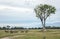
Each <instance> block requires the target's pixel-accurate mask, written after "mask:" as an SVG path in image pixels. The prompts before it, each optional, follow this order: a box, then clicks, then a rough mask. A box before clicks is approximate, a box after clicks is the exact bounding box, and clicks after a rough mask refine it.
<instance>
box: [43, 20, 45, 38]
mask: <svg viewBox="0 0 60 39" xmlns="http://www.w3.org/2000/svg"><path fill="white" fill-rule="evenodd" d="M45 31H46V29H45V19H44V20H43V39H46V35H45Z"/></svg>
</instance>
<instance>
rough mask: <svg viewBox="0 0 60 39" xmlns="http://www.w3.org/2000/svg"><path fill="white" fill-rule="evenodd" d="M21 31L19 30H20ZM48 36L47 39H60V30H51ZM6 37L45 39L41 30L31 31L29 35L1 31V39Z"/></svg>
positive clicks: (14, 38) (48, 31) (47, 33)
mask: <svg viewBox="0 0 60 39" xmlns="http://www.w3.org/2000/svg"><path fill="white" fill-rule="evenodd" d="M18 31H19V30H18ZM2 32H3V33H2ZM45 34H46V39H60V29H49V30H47V32H45ZM4 36H17V37H13V39H43V32H40V30H29V32H28V33H21V32H20V31H19V32H18V33H13V34H11V33H5V32H4V30H0V37H4Z"/></svg>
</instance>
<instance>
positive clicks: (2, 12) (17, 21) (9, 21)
mask: <svg viewBox="0 0 60 39" xmlns="http://www.w3.org/2000/svg"><path fill="white" fill-rule="evenodd" d="M39 4H49V5H52V6H54V7H56V12H55V14H52V15H51V16H50V17H48V18H47V20H46V26H60V0H0V26H7V25H10V26H12V27H15V26H18V27H42V24H41V21H40V19H39V18H37V17H36V14H35V12H34V8H35V7H36V6H37V5H39Z"/></svg>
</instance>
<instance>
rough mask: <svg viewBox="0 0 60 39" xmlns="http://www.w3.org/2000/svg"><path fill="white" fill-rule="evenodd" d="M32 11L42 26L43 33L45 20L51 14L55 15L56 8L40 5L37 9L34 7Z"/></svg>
mask: <svg viewBox="0 0 60 39" xmlns="http://www.w3.org/2000/svg"><path fill="white" fill-rule="evenodd" d="M34 11H35V13H36V17H38V18H39V19H40V20H41V22H42V26H43V32H45V31H46V29H45V23H46V19H47V18H48V17H49V16H50V15H51V14H55V11H56V8H55V7H53V6H51V5H47V4H40V5H38V6H37V7H35V9H34Z"/></svg>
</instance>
